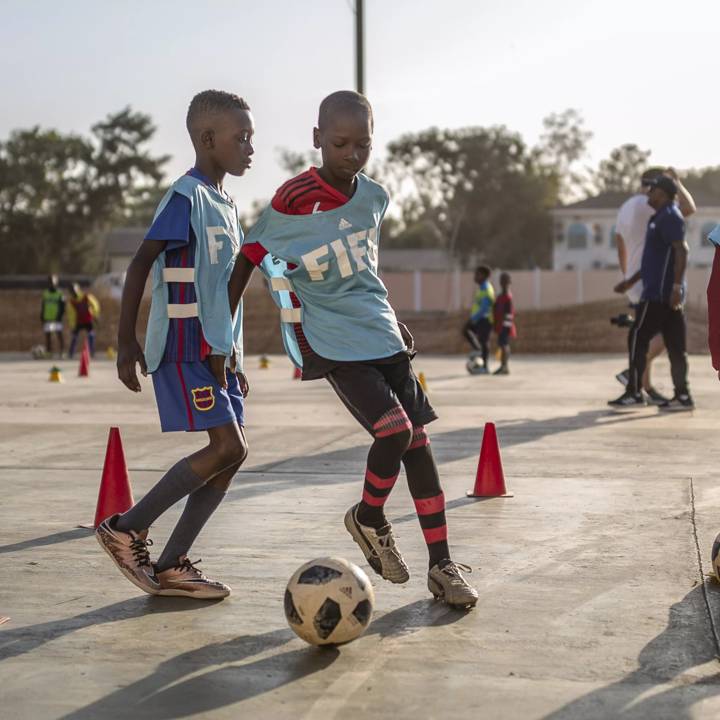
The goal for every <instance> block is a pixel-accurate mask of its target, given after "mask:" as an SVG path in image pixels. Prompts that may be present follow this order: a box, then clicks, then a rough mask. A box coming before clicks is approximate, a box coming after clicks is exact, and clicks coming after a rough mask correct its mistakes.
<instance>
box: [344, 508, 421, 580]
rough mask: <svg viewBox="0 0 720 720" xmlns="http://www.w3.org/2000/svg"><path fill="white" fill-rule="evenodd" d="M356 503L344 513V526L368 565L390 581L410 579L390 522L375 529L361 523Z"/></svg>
mask: <svg viewBox="0 0 720 720" xmlns="http://www.w3.org/2000/svg"><path fill="white" fill-rule="evenodd" d="M357 509H358V506H357V505H353V506H352V507H351V508H350V509H349V510H348V511H347V512H346V513H345V527H346V528H347V531H348V532H349V533H350V534H351V535H352V537H353V540H354V541H355V542H356V543H357V544H358V545H359V546H360V549H361V550H362V551H363V555H365V559H366V560H367V561H368V564H369V565H370V567H371V568H372V569H373V570H374V571H375V572H376V573H377V574H378V575H381V576H382V577H384V578H385V579H386V580H389V581H390V582H392V583H405V582H407V581H408V580H409V579H410V573H409V572H408V568H407V565H406V564H405V561H404V560H403V559H402V555H400V553H399V552H398V550H397V548H396V547H395V538H394V536H393V532H392V527H391V526H390V524H387V525H385V527H382V528H380V529H379V530H376V529H375V528H371V527H369V526H367V525H361V524H360V523H359V522H358V519H357Z"/></svg>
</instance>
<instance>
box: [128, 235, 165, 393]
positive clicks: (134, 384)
mask: <svg viewBox="0 0 720 720" xmlns="http://www.w3.org/2000/svg"><path fill="white" fill-rule="evenodd" d="M166 245H167V242H166V241H164V240H145V241H143V243H142V245H140V247H139V248H138V251H137V252H136V253H135V257H134V258H133V259H132V261H131V262H130V266H129V267H128V269H127V275H126V277H125V286H124V287H123V294H122V300H121V302H120V322H119V329H118V357H117V370H118V377H119V378H120V380H122V382H123V384H124V385H125V386H126V387H128V388H129V389H130V390H132V391H133V392H140V389H141V388H140V381H139V380H138V377H137V373H136V370H135V364H136V363H140V370H141V372H142V374H143V375H147V365H146V364H145V355H144V354H143V351H142V348H141V347H140V344H139V343H138V341H137V336H136V334H135V326H136V325H137V316H138V310H139V308H140V301H141V300H142V296H143V292H144V290H145V283H146V281H147V277H148V273H149V272H150V268H151V267H152V264H153V263H154V262H155V260H156V258H157V256H158V255H160V253H161V252H162V251H163V250H164V249H165V246H166Z"/></svg>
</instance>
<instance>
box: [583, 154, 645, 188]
mask: <svg viewBox="0 0 720 720" xmlns="http://www.w3.org/2000/svg"><path fill="white" fill-rule="evenodd" d="M651 154H652V153H651V151H650V150H641V149H640V148H639V147H638V146H637V145H635V144H633V143H627V144H625V145H621V146H620V147H617V148H615V149H614V150H612V151H611V153H610V157H609V158H607V159H606V160H603V161H602V162H601V163H600V165H599V167H598V169H597V171H596V172H595V173H594V180H595V187H596V188H597V191H598V192H626V193H631V192H634V191H635V190H636V188H637V187H638V185H639V181H640V176H641V175H642V174H643V172H644V171H645V170H646V169H647V166H648V158H649V157H650V155H651Z"/></svg>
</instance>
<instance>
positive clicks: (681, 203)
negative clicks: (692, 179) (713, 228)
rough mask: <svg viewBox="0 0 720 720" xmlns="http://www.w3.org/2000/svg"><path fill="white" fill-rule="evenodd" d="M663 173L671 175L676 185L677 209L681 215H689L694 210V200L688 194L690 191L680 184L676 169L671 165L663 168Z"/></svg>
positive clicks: (695, 208)
mask: <svg viewBox="0 0 720 720" xmlns="http://www.w3.org/2000/svg"><path fill="white" fill-rule="evenodd" d="M665 175H667V176H668V177H671V178H672V179H673V180H674V181H675V184H676V185H677V189H678V191H677V203H678V210H680V212H681V213H682V216H683V217H690V216H691V215H692V214H693V213H694V212H695V211H696V210H697V207H696V205H695V200H694V199H693V196H692V195H691V194H690V191H689V190H688V189H687V188H686V187H685V186H684V185H683V184H682V182H681V181H680V178H679V177H678V174H677V170H675V168H673V167H669V168H668V169H667V170H665Z"/></svg>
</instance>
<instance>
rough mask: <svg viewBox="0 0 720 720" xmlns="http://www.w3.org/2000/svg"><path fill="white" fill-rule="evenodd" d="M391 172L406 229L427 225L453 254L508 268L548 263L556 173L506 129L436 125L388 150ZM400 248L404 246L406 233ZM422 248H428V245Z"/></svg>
mask: <svg viewBox="0 0 720 720" xmlns="http://www.w3.org/2000/svg"><path fill="white" fill-rule="evenodd" d="M388 149H389V158H388V162H387V167H388V170H389V174H390V175H391V176H392V184H393V185H395V191H396V199H397V200H398V202H399V204H400V206H401V209H402V215H403V221H404V224H405V226H406V227H407V228H408V231H407V232H409V230H410V229H411V228H412V229H413V232H414V233H417V231H418V227H422V225H424V226H425V227H426V228H428V229H429V232H430V233H431V234H434V235H435V236H436V238H438V237H439V238H442V241H441V243H438V241H437V239H436V240H435V243H434V245H435V246H436V247H437V246H438V244H441V245H442V246H443V247H445V248H446V249H447V250H448V251H449V253H450V254H451V255H457V256H459V257H461V258H464V259H469V258H471V257H472V258H473V259H475V260H487V261H488V262H491V263H493V264H495V265H497V266H503V267H533V266H535V265H547V264H548V262H549V260H550V254H551V249H552V237H551V227H552V223H551V220H550V215H549V213H548V209H549V208H550V207H552V206H553V205H554V204H555V202H556V200H557V185H556V183H555V182H554V177H553V176H552V174H550V173H548V172H547V170H546V169H545V168H543V167H542V166H541V164H540V163H539V162H538V158H537V155H536V154H535V153H534V152H532V151H531V150H530V149H528V147H527V146H526V145H525V143H524V142H523V140H522V138H521V137H520V136H519V135H518V134H517V133H513V132H510V131H509V130H507V128H505V127H502V126H501V127H490V128H481V127H471V128H463V129H459V130H439V129H437V128H431V129H429V130H425V131H423V132H421V133H417V134H411V135H405V136H403V137H401V138H400V139H399V140H397V141H395V142H393V143H391V144H390V145H389V148H388ZM396 240H397V241H398V243H397V244H404V242H403V241H404V238H403V234H402V233H401V234H400V235H399V236H398V237H397V238H396ZM423 244H425V243H423Z"/></svg>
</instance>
